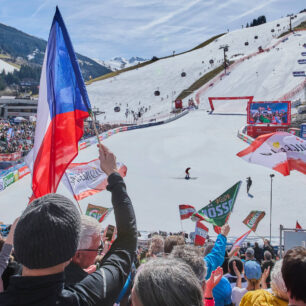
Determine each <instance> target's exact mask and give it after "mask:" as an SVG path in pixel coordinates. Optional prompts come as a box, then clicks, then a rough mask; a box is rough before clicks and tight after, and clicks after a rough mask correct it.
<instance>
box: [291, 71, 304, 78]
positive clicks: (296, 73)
mask: <svg viewBox="0 0 306 306" xmlns="http://www.w3.org/2000/svg"><path fill="white" fill-rule="evenodd" d="M292 74H293V76H294V77H305V76H306V74H305V71H293V72H292Z"/></svg>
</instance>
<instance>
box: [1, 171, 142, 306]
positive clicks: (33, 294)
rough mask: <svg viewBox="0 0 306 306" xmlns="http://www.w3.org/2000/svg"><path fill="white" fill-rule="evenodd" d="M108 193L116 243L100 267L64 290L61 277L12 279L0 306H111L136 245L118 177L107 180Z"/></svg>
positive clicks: (129, 207) (132, 217) (130, 211)
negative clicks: (115, 228)
mask: <svg viewBox="0 0 306 306" xmlns="http://www.w3.org/2000/svg"><path fill="white" fill-rule="evenodd" d="M108 183H109V185H108V187H107V189H108V190H109V191H111V193H112V203H113V207H114V213H115V219H116V225H117V239H116V240H115V241H114V243H113V244H112V246H111V248H110V250H109V252H108V253H107V254H106V255H105V256H104V258H103V260H102V266H101V268H100V269H99V270H97V271H96V272H94V273H92V274H90V275H88V276H87V277H85V278H84V279H83V280H82V281H81V282H79V283H77V284H75V285H72V286H68V287H65V288H64V282H65V274H64V272H62V273H59V274H53V275H47V276H38V277H28V276H12V277H11V279H10V284H9V287H8V289H7V291H5V292H3V293H1V294H0V305H1V306H13V305H14V306H15V305H31V306H51V305H52V306H53V305H56V306H64V305H65V306H68V305H88V306H91V305H103V306H104V305H113V304H114V302H115V299H116V298H117V296H118V295H119V293H120V290H121V288H122V287H123V286H124V283H125V281H126V279H127V277H128V274H129V272H130V269H131V265H132V262H133V259H134V255H135V251H136V244H137V228H136V219H135V214H134V210H133V206H132V203H131V200H130V198H129V197H128V195H127V192H126V186H125V184H124V181H123V179H122V178H121V176H120V175H119V174H118V173H114V174H111V175H110V176H109V178H108Z"/></svg>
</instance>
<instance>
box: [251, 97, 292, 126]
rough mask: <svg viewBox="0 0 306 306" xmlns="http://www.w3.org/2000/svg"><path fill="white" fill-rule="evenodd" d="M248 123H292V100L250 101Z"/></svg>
mask: <svg viewBox="0 0 306 306" xmlns="http://www.w3.org/2000/svg"><path fill="white" fill-rule="evenodd" d="M247 116H248V118H247V122H248V124H266V125H267V124H269V125H290V123H291V102H290V101H260V102H254V101H252V102H249V103H248V108H247Z"/></svg>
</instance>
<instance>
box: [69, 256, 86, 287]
mask: <svg viewBox="0 0 306 306" xmlns="http://www.w3.org/2000/svg"><path fill="white" fill-rule="evenodd" d="M86 276H88V273H87V272H85V271H84V270H83V269H82V268H81V267H80V266H79V265H77V264H76V263H74V262H73V261H71V263H70V264H69V265H68V266H67V267H66V268H65V286H70V285H74V284H76V283H78V282H80V281H81V280H83V279H84V278H85V277H86Z"/></svg>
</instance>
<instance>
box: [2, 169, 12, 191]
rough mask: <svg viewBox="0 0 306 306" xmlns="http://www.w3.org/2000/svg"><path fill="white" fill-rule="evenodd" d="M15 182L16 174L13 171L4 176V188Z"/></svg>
mask: <svg viewBox="0 0 306 306" xmlns="http://www.w3.org/2000/svg"><path fill="white" fill-rule="evenodd" d="M14 182H15V176H14V173H13V172H11V173H9V174H7V175H6V176H5V177H4V178H3V185H4V188H6V187H8V186H10V185H11V184H13V183H14Z"/></svg>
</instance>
